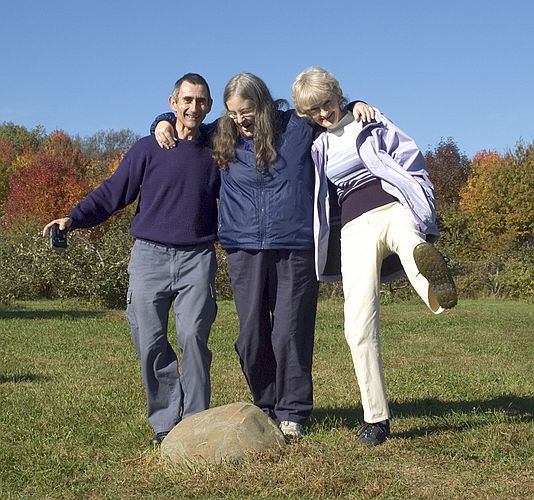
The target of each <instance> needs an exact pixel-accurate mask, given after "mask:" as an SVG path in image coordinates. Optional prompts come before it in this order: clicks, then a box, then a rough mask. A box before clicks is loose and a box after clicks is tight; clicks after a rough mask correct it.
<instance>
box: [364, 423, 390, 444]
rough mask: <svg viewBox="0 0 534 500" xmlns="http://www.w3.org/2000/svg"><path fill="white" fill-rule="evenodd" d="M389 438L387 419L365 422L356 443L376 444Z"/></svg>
mask: <svg viewBox="0 0 534 500" xmlns="http://www.w3.org/2000/svg"><path fill="white" fill-rule="evenodd" d="M387 438H389V420H384V421H383V422H376V423H375V424H368V423H367V422H365V423H364V424H363V427H362V429H361V431H360V435H359V436H358V443H361V444H365V445H367V446H378V445H379V444H382V443H383V442H384V441H385V440H386V439H387Z"/></svg>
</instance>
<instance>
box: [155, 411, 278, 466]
mask: <svg viewBox="0 0 534 500" xmlns="http://www.w3.org/2000/svg"><path fill="white" fill-rule="evenodd" d="M285 445H286V441H285V438H284V436H283V434H282V432H281V431H280V429H279V428H278V426H277V425H276V423H275V422H274V421H273V420H272V419H271V418H269V417H268V416H267V415H266V414H265V413H264V412H262V411H261V410H260V409H259V408H258V407H257V406H254V405H251V404H248V403H232V404H229V405H225V406H219V407H216V408H210V409H209V410H205V411H202V412H200V413H196V414H195V415H191V416H190V417H187V418H186V419H184V420H182V421H181V422H180V423H178V424H177V425H176V426H175V427H174V429H172V431H171V432H170V433H169V434H168V435H167V437H166V438H165V439H164V440H163V442H162V443H161V456H162V457H166V458H168V459H170V460H171V461H172V462H173V463H175V464H181V463H184V462H185V463H187V462H207V463H214V464H219V463H221V462H232V461H234V462H241V461H244V460H246V454H247V452H251V451H262V450H266V449H270V448H274V447H278V448H280V450H281V449H282V447H283V446H285Z"/></svg>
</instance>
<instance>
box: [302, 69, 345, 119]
mask: <svg viewBox="0 0 534 500" xmlns="http://www.w3.org/2000/svg"><path fill="white" fill-rule="evenodd" d="M291 92H292V94H293V102H294V104H295V110H296V112H297V114H298V115H299V116H302V117H304V118H308V111H309V110H310V109H311V108H313V107H315V106H317V104H319V103H320V102H321V101H323V100H325V99H327V98H328V97H330V96H331V95H334V96H335V97H336V98H338V99H339V104H340V107H342V108H343V107H344V106H345V104H346V99H345V98H344V97H343V91H342V90H341V86H340V85H339V82H338V81H337V79H336V78H335V77H334V75H333V74H332V73H330V72H329V71H326V70H325V69H323V68H320V67H319V66H313V67H311V68H307V69H305V70H304V71H302V72H301V73H300V74H299V75H297V77H296V78H295V81H294V82H293V86H292V87H291Z"/></svg>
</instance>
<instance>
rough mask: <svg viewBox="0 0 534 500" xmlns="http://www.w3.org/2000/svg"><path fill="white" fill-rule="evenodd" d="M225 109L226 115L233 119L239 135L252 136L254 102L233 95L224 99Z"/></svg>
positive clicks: (254, 114)
mask: <svg viewBox="0 0 534 500" xmlns="http://www.w3.org/2000/svg"><path fill="white" fill-rule="evenodd" d="M226 109H227V110H228V111H227V114H228V116H229V117H230V118H231V119H232V120H234V123H235V124H236V126H237V128H238V130H239V132H240V133H241V135H242V136H244V137H249V138H251V137H254V122H255V119H256V108H255V106H254V103H253V102H252V101H251V100H250V99H243V98H242V97H239V96H233V97H230V98H229V99H228V100H227V101H226Z"/></svg>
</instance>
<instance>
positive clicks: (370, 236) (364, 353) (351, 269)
mask: <svg viewBox="0 0 534 500" xmlns="http://www.w3.org/2000/svg"><path fill="white" fill-rule="evenodd" d="M424 241H425V239H424V235H423V234H422V233H420V232H419V231H418V230H417V228H416V226H415V224H414V222H413V220H412V217H411V215H410V214H409V213H408V211H407V210H406V209H405V208H404V207H403V206H402V205H401V204H400V203H399V202H394V203H390V204H388V205H384V206H382V207H378V208H376V209H374V210H370V211H369V212H366V213H365V214H363V215H361V216H360V217H357V218H356V219H354V220H352V221H350V222H349V223H348V224H346V225H345V226H343V228H342V230H341V274H342V276H343V293H344V296H345V338H346V339H347V343H348V344H349V347H350V351H351V354H352V360H353V363H354V369H355V371H356V378H357V379H358V385H359V387H360V394H361V400H362V406H363V411H364V420H365V421H366V422H368V423H374V422H380V421H382V420H386V419H388V418H389V417H390V414H389V407H388V402H387V398H386V386H385V382H384V370H383V367H382V355H381V352H380V268H381V266H382V260H383V259H384V258H385V257H387V256H388V255H390V254H392V253H396V254H397V255H398V256H399V258H400V260H401V262H402V265H403V267H404V270H405V272H406V275H407V277H408V279H409V280H410V283H411V284H412V286H413V287H414V289H415V290H416V292H417V293H418V294H419V295H420V296H421V298H422V299H423V301H424V302H425V304H426V305H427V306H428V307H429V309H430V310H431V311H432V312H433V313H435V314H439V313H441V312H443V309H442V308H441V307H440V306H439V305H438V303H437V301H436V299H435V297H434V294H433V293H432V292H431V290H430V288H429V285H428V281H427V279H426V278H425V277H423V276H422V275H421V274H420V273H419V271H418V269H417V266H416V264H415V261H414V257H413V250H414V248H415V247H416V246H417V245H418V244H419V243H422V242H424Z"/></svg>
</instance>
